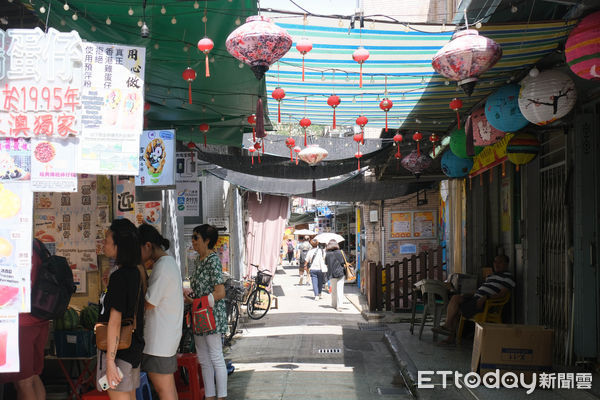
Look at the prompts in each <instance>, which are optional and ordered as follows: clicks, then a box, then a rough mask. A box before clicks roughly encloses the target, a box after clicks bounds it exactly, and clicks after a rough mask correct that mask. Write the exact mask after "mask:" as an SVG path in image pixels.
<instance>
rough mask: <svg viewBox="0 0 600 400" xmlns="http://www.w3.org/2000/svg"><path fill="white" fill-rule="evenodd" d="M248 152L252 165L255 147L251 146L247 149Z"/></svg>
mask: <svg viewBox="0 0 600 400" xmlns="http://www.w3.org/2000/svg"><path fill="white" fill-rule="evenodd" d="M248 152H249V153H250V156H251V158H252V165H254V153H256V149H255V148H254V146H251V147H250V148H249V149H248Z"/></svg>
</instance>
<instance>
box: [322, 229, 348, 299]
mask: <svg viewBox="0 0 600 400" xmlns="http://www.w3.org/2000/svg"><path fill="white" fill-rule="evenodd" d="M325 264H327V278H328V279H329V280H330V281H331V307H333V308H335V309H336V311H342V305H343V304H344V275H345V271H344V264H345V260H344V256H343V255H342V251H341V250H340V246H339V245H338V243H337V242H336V241H335V240H334V239H332V240H330V241H329V243H327V248H326V253H325Z"/></svg>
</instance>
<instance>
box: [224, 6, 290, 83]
mask: <svg viewBox="0 0 600 400" xmlns="http://www.w3.org/2000/svg"><path fill="white" fill-rule="evenodd" d="M225 47H227V51H228V52H229V53H230V54H231V55H232V56H234V57H235V58H237V59H238V60H240V61H242V62H243V63H245V64H248V65H249V66H250V69H251V70H252V71H253V72H254V75H255V76H256V79H262V78H263V76H264V75H265V72H267V71H268V70H269V66H271V64H273V63H274V62H276V61H277V60H279V59H280V58H281V57H283V56H284V55H285V53H287V52H288V50H289V49H290V47H292V37H291V36H290V34H289V33H287V32H286V31H285V29H283V28H280V27H279V26H277V25H275V24H274V23H273V21H272V20H271V18H268V17H265V16H264V15H253V16H250V17H248V18H246V23H245V24H244V25H242V26H240V27H239V28H237V29H236V30H234V31H233V32H231V33H230V34H229V36H228V37H227V40H226V41H225Z"/></svg>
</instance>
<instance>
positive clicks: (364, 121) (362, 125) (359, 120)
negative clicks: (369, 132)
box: [356, 115, 369, 144]
mask: <svg viewBox="0 0 600 400" xmlns="http://www.w3.org/2000/svg"><path fill="white" fill-rule="evenodd" d="M367 122H369V120H368V119H367V117H365V116H364V115H361V116H360V117H358V118H356V125H358V126H360V130H361V132H362V133H361V136H362V140H361V142H362V144H365V139H364V137H365V135H364V130H365V125H366V124H367Z"/></svg>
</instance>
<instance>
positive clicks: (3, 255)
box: [0, 181, 33, 312]
mask: <svg viewBox="0 0 600 400" xmlns="http://www.w3.org/2000/svg"><path fill="white" fill-rule="evenodd" d="M0 205H1V207H0V312H6V311H18V312H29V310H30V307H31V304H30V303H31V302H30V299H31V282H30V271H31V240H32V237H31V226H32V223H33V193H32V192H31V189H30V187H29V182H28V181H18V182H11V183H7V182H4V183H0Z"/></svg>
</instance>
